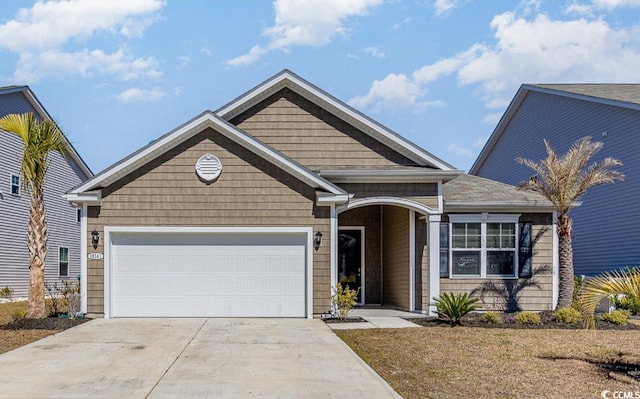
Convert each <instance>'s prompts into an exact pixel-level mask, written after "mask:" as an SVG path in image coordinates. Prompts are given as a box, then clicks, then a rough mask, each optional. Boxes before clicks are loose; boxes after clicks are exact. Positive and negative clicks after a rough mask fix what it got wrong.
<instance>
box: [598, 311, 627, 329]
mask: <svg viewBox="0 0 640 399" xmlns="http://www.w3.org/2000/svg"><path fill="white" fill-rule="evenodd" d="M629 314H630V313H629V311H628V310H620V309H618V310H614V311H613V312H611V313H605V314H603V315H601V316H600V320H603V321H608V322H609V323H613V324H620V325H626V324H627V323H628V322H629Z"/></svg>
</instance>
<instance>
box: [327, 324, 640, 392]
mask: <svg viewBox="0 0 640 399" xmlns="http://www.w3.org/2000/svg"><path fill="white" fill-rule="evenodd" d="M336 333H337V334H338V335H339V336H340V337H341V338H342V339H343V340H344V341H345V342H346V343H347V344H348V345H349V346H350V347H351V348H352V349H353V350H354V351H355V352H356V353H357V354H358V355H359V356H360V357H361V358H362V359H364V360H365V361H366V362H367V363H368V364H369V365H370V366H371V367H372V368H373V369H375V370H376V372H378V374H380V375H381V376H382V377H383V378H384V379H385V380H386V381H387V382H388V383H389V384H390V385H391V386H392V387H393V388H394V389H395V390H396V391H397V392H398V393H399V394H400V395H402V397H404V398H407V399H408V398H451V397H473V398H482V397H484V398H514V397H518V398H520V397H529V398H559V397H562V398H599V397H601V393H602V391H603V390H605V389H606V390H609V391H611V392H613V391H634V392H635V391H640V389H639V386H640V384H639V382H638V380H634V379H633V378H631V377H630V376H629V375H627V374H626V373H622V372H619V370H618V371H612V370H613V369H614V368H615V367H614V366H616V365H617V366H618V368H620V367H623V366H624V365H627V366H630V367H631V368H632V369H638V370H640V346H638V344H637V343H638V341H639V340H640V331H611V330H610V331H601V330H595V331H592V330H517V329H485V328H469V327H455V328H451V327H445V326H440V327H423V328H407V329H397V330H390V329H370V330H337V331H336Z"/></svg>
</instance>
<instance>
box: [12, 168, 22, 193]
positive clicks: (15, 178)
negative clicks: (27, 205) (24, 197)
mask: <svg viewBox="0 0 640 399" xmlns="http://www.w3.org/2000/svg"><path fill="white" fill-rule="evenodd" d="M11 194H13V195H20V175H16V174H14V173H12V174H11Z"/></svg>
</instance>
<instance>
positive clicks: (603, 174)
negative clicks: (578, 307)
mask: <svg viewBox="0 0 640 399" xmlns="http://www.w3.org/2000/svg"><path fill="white" fill-rule="evenodd" d="M544 145H545V147H546V148H547V158H546V159H543V160H541V161H539V162H536V161H532V160H530V159H523V158H516V162H518V163H520V164H522V165H525V166H527V167H529V168H530V169H532V170H533V171H534V172H535V173H536V175H535V176H533V177H531V178H530V179H529V180H527V181H524V182H522V183H520V184H519V185H518V188H519V189H522V190H529V191H534V192H537V193H540V194H542V195H543V196H544V197H546V198H547V199H548V200H549V201H551V202H552V203H553V205H554V206H555V208H556V218H557V226H558V227H557V229H558V245H559V261H560V276H559V277H560V278H559V283H560V288H559V295H558V308H565V307H569V306H571V301H572V299H573V289H574V280H573V247H572V245H571V229H572V225H573V221H572V219H571V216H570V215H569V211H570V210H571V209H572V208H573V207H574V206H575V205H576V202H577V201H579V199H580V197H582V195H583V194H584V193H585V192H586V191H587V190H588V189H589V188H591V187H594V186H598V185H601V184H609V183H614V182H615V181H616V180H624V175H623V174H622V173H620V172H618V171H615V170H613V169H612V168H614V167H616V166H620V165H622V163H621V162H620V161H618V160H617V159H614V158H609V157H607V158H604V159H603V160H602V161H600V162H594V163H592V164H591V165H589V166H587V163H588V162H589V160H590V159H591V157H592V156H593V155H595V154H596V153H597V152H598V151H600V149H602V146H603V144H602V143H601V142H599V141H591V137H583V138H581V139H579V140H578V141H576V142H575V143H574V144H573V145H572V146H571V148H569V151H567V153H566V154H564V155H563V156H561V157H558V156H557V155H556V153H555V152H554V151H553V148H551V145H550V144H549V142H548V141H547V140H546V139H545V140H544Z"/></svg>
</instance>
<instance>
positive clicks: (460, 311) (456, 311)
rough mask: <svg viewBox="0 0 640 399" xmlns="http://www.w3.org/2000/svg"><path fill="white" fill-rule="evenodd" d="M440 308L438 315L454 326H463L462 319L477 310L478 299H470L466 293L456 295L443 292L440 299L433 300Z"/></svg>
mask: <svg viewBox="0 0 640 399" xmlns="http://www.w3.org/2000/svg"><path fill="white" fill-rule="evenodd" d="M433 300H434V301H435V305H436V307H437V308H438V315H439V316H440V317H441V318H443V319H445V320H447V321H448V322H450V323H451V324H453V325H460V324H462V321H461V319H462V318H463V317H464V316H465V315H466V314H467V313H469V312H472V311H474V310H476V309H477V305H476V302H478V299H477V298H470V297H469V294H467V293H466V292H465V293H463V294H458V295H456V294H454V293H452V292H451V293H448V294H447V293H446V292H443V293H442V294H440V296H439V297H437V298H433Z"/></svg>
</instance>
